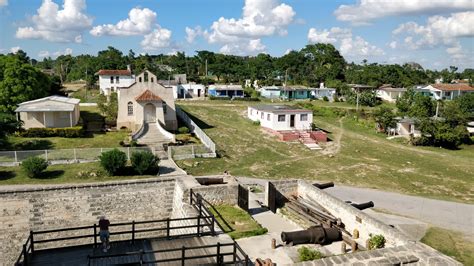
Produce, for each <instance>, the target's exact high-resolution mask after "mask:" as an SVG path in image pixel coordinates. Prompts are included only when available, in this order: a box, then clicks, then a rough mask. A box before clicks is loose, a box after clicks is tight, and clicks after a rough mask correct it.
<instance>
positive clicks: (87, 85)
mask: <svg viewBox="0 0 474 266" xmlns="http://www.w3.org/2000/svg"><path fill="white" fill-rule="evenodd" d="M88 87H89V84H87V67H86V96H85V98H86V101H87V88H88Z"/></svg>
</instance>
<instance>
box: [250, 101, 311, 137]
mask: <svg viewBox="0 0 474 266" xmlns="http://www.w3.org/2000/svg"><path fill="white" fill-rule="evenodd" d="M262 114H263V117H262ZM302 114H306V115H307V119H306V121H301V115H302ZM279 115H284V116H285V121H278V116H279ZM291 115H294V116H295V126H294V127H290V118H291ZM247 117H248V118H249V119H250V120H252V121H260V125H261V126H262V127H266V128H270V129H273V130H278V131H280V130H281V131H284V130H295V129H298V130H305V129H310V128H311V123H312V122H313V113H312V112H308V111H301V112H288V113H286V114H285V113H281V112H279V113H273V112H266V111H259V110H257V109H254V108H252V107H248V109H247Z"/></svg>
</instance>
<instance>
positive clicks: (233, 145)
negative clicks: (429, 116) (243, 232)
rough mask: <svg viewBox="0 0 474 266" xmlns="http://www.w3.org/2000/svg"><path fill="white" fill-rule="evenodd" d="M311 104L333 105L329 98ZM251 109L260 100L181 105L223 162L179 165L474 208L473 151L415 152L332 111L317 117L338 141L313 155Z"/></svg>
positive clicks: (204, 171) (468, 148)
mask: <svg viewBox="0 0 474 266" xmlns="http://www.w3.org/2000/svg"><path fill="white" fill-rule="evenodd" d="M312 103H313V104H316V105H320V106H322V107H325V108H332V107H327V106H325V105H326V104H328V103H324V102H322V101H313V102H312ZM249 104H255V103H246V102H243V103H242V102H236V101H234V102H228V101H227V102H226V101H193V102H180V104H179V105H180V106H181V107H182V108H183V109H185V110H186V111H187V112H189V113H190V114H191V115H192V116H194V117H195V118H196V120H198V121H196V122H197V123H198V124H200V126H202V127H203V130H204V131H205V132H206V133H207V134H208V135H209V136H210V137H211V138H212V139H213V140H214V142H215V143H216V144H217V150H218V154H219V156H220V158H217V159H202V158H201V159H190V160H184V161H178V165H179V166H181V167H183V168H184V169H185V170H186V171H187V172H188V173H190V174H193V175H206V174H220V173H223V172H224V171H225V170H227V171H229V172H230V173H231V174H233V175H236V176H238V175H241V176H250V177H259V178H269V179H280V178H305V179H313V180H319V181H333V182H335V183H336V184H337V183H339V184H347V185H353V186H362V187H369V188H377V189H382V190H390V191H396V192H401V193H405V194H412V195H419V196H425V197H430V198H437V199H445V200H452V201H459V202H468V203H474V178H473V176H472V173H474V164H473V163H472V162H473V161H474V146H464V147H462V149H461V150H456V151H452V150H445V149H440V148H432V147H413V146H409V145H408V144H405V143H400V142H399V141H393V140H387V139H386V138H385V136H384V135H383V134H376V133H375V130H374V125H373V123H369V122H366V121H365V120H356V119H354V117H352V116H346V117H343V118H340V117H339V116H337V115H334V114H331V113H330V112H327V110H325V111H324V112H322V113H321V114H319V113H318V115H315V117H314V122H315V123H316V125H317V126H319V127H321V128H323V129H324V130H327V131H328V132H329V136H330V138H331V139H332V141H330V142H328V144H327V147H326V148H325V150H324V151H323V152H321V151H310V150H308V149H306V148H305V147H304V146H303V145H301V144H299V143H285V142H281V141H278V140H277V139H276V138H275V137H273V136H270V135H268V134H266V133H264V132H263V131H262V130H261V128H260V126H258V125H254V124H253V123H252V122H251V121H250V120H248V119H247V118H246V107H247V105H249ZM331 104H332V105H336V106H337V104H338V103H331ZM341 105H342V104H341ZM342 107H346V104H343V105H342ZM328 110H330V109H328ZM195 162H199V163H195Z"/></svg>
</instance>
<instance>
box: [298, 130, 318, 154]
mask: <svg viewBox="0 0 474 266" xmlns="http://www.w3.org/2000/svg"><path fill="white" fill-rule="evenodd" d="M299 141H300V142H301V143H303V144H304V145H305V146H306V147H308V149H310V150H322V148H321V147H320V146H319V145H318V144H317V143H316V141H315V140H314V139H312V138H311V135H310V134H309V133H308V132H306V131H304V132H300V138H299Z"/></svg>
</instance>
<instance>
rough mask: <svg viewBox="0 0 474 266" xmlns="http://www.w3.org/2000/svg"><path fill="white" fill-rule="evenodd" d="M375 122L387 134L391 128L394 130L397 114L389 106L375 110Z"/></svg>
mask: <svg viewBox="0 0 474 266" xmlns="http://www.w3.org/2000/svg"><path fill="white" fill-rule="evenodd" d="M373 115H374V118H375V122H376V123H377V124H378V125H379V126H380V127H381V128H382V130H383V132H385V133H387V132H388V129H389V128H394V127H395V125H396V121H395V113H394V112H393V110H392V108H390V107H387V106H380V107H379V108H377V109H375V111H374V113H373Z"/></svg>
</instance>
